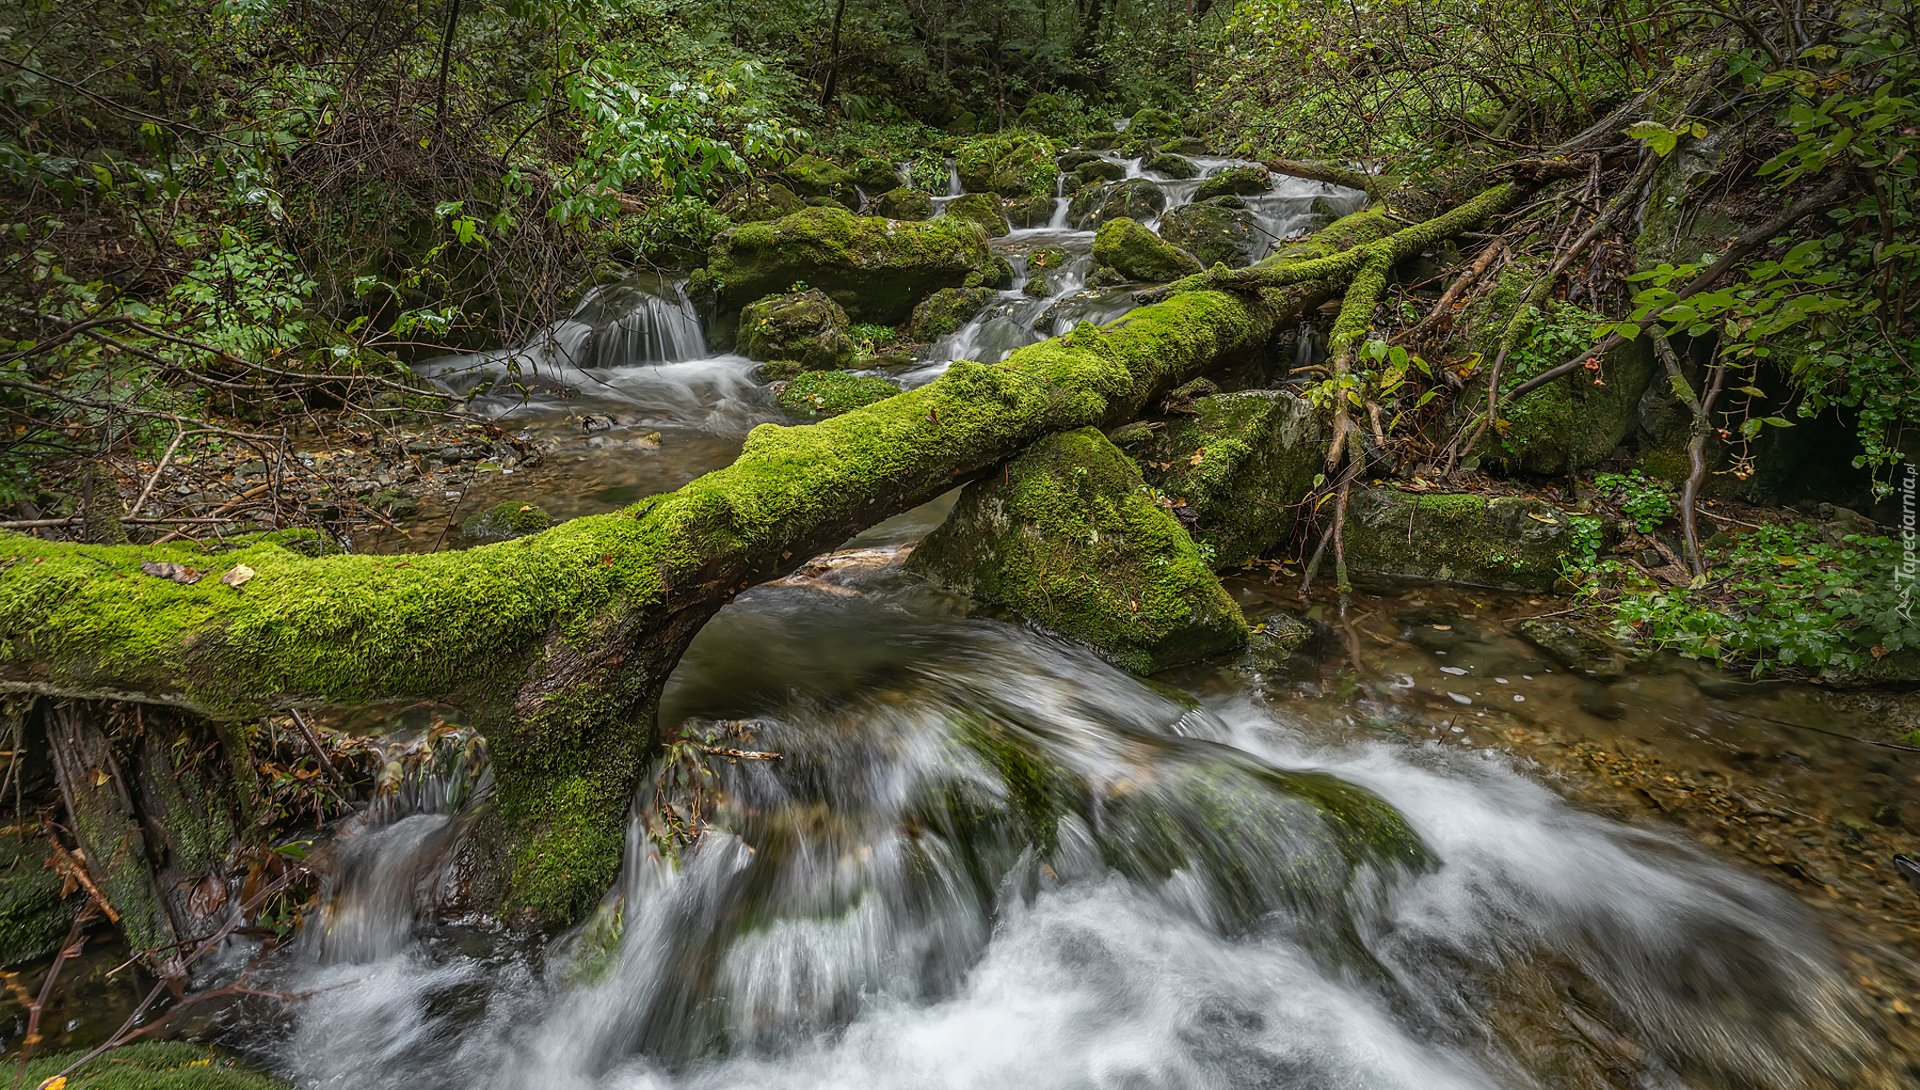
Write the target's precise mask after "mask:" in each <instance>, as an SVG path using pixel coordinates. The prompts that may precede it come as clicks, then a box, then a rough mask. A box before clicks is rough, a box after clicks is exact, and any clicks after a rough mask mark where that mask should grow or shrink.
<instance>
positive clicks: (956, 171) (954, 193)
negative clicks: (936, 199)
mask: <svg viewBox="0 0 1920 1090" xmlns="http://www.w3.org/2000/svg"><path fill="white" fill-rule="evenodd" d="M965 192H966V188H965V187H963V186H962V185H961V184H960V167H959V165H958V164H956V163H955V162H954V161H953V160H952V159H949V160H947V196H949V197H958V196H960V195H961V194H962V193H965Z"/></svg>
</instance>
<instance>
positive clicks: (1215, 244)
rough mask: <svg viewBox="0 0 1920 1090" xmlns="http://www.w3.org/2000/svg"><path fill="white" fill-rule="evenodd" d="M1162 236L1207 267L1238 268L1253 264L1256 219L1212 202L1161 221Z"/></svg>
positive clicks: (1190, 206) (1177, 211)
mask: <svg viewBox="0 0 1920 1090" xmlns="http://www.w3.org/2000/svg"><path fill="white" fill-rule="evenodd" d="M1160 237H1161V238H1163V239H1165V240H1167V241H1168V242H1170V243H1172V244H1173V245H1175V246H1178V247H1180V248H1181V249H1183V250H1185V251H1187V252H1188V253H1190V254H1192V255H1193V256H1194V257H1196V258H1198V259H1199V261H1200V264H1202V265H1204V266H1206V267H1208V268H1212V267H1213V266H1214V265H1225V266H1226V267H1227V268H1229V269H1238V268H1241V267H1243V266H1246V265H1250V264H1252V263H1253V261H1252V258H1251V257H1250V256H1249V255H1250V254H1251V252H1252V250H1253V242H1254V238H1255V236H1254V231H1253V217H1252V216H1251V215H1249V214H1248V213H1246V212H1244V211H1238V210H1235V209H1232V208H1223V207H1221V206H1220V205H1217V204H1213V203H1211V202H1209V203H1206V204H1188V205H1182V206H1181V207H1179V208H1176V209H1174V210H1173V211H1171V212H1168V213H1167V214H1166V215H1165V216H1163V217H1162V218H1161V220H1160Z"/></svg>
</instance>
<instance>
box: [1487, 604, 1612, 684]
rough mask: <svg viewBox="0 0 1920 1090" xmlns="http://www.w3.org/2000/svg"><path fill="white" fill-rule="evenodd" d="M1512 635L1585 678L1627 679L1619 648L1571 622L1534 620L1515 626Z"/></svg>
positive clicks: (1534, 618) (1549, 619) (1556, 619)
mask: <svg viewBox="0 0 1920 1090" xmlns="http://www.w3.org/2000/svg"><path fill="white" fill-rule="evenodd" d="M1513 634H1514V635H1516V636H1519V637H1520V638H1521V639H1523V640H1525V641H1527V642H1528V643H1530V644H1532V645H1534V646H1535V647H1538V648H1539V649H1540V650H1542V651H1545V652H1546V653H1547V656H1548V657H1549V658H1551V659H1553V661H1555V662H1557V663H1559V664H1560V665H1561V666H1564V667H1566V668H1567V669H1568V670H1571V671H1572V672H1574V673H1576V674H1580V675H1582V676H1584V677H1590V678H1594V679H1596V680H1600V681H1615V680H1618V679H1620V678H1623V677H1625V676H1626V675H1627V656H1626V655H1625V654H1624V653H1623V652H1622V651H1621V650H1620V649H1619V648H1617V647H1615V646H1614V645H1612V644H1610V643H1608V642H1607V641H1606V640H1603V639H1601V638H1600V637H1599V636H1596V635H1594V634H1593V633H1592V632H1589V631H1587V630H1586V629H1584V628H1581V627H1580V626H1579V625H1576V624H1574V623H1572V622H1571V621H1566V620H1561V619H1559V618H1557V617H1533V618H1529V619H1528V620H1524V621H1521V622H1520V623H1518V624H1516V625H1514V626H1513Z"/></svg>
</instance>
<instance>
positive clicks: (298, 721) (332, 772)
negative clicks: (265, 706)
mask: <svg viewBox="0 0 1920 1090" xmlns="http://www.w3.org/2000/svg"><path fill="white" fill-rule="evenodd" d="M287 710H288V711H290V712H292V713H293V722H294V725H295V726H297V727H299V728H300V736H301V737H302V738H305V739H306V740H307V745H309V746H311V747H313V755H314V756H315V757H318V758H320V767H321V768H324V769H326V770H327V775H328V776H330V777H332V778H333V782H334V783H336V784H341V785H343V786H344V785H345V783H346V781H345V780H344V779H342V778H341V776H340V770H339V769H337V768H335V767H333V761H331V760H330V759H328V757H327V750H326V747H324V746H322V745H321V744H320V737H319V736H318V735H316V734H315V733H314V732H313V728H312V727H311V726H308V725H307V717H306V716H304V715H301V714H300V709H299V708H288V709H287Z"/></svg>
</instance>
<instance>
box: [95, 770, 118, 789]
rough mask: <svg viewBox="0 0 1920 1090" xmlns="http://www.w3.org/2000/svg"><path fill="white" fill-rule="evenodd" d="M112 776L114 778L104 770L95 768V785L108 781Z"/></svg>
mask: <svg viewBox="0 0 1920 1090" xmlns="http://www.w3.org/2000/svg"><path fill="white" fill-rule="evenodd" d="M112 778H113V777H112V776H109V775H107V774H106V773H105V772H104V771H102V770H100V769H98V768H96V769H94V770H93V786H95V787H99V786H100V785H101V784H103V783H106V782H107V781H108V780H110V779H112Z"/></svg>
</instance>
